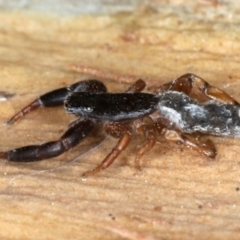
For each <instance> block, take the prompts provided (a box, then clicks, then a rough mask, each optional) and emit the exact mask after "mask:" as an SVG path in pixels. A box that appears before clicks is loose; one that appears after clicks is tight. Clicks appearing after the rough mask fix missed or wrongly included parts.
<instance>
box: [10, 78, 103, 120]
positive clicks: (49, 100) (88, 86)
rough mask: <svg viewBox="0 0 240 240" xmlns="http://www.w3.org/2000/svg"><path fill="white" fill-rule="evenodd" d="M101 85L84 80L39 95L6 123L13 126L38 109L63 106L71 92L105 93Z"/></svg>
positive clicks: (94, 81) (98, 82)
mask: <svg viewBox="0 0 240 240" xmlns="http://www.w3.org/2000/svg"><path fill="white" fill-rule="evenodd" d="M106 91H107V89H106V87H105V85H104V84H103V83H101V82H100V81H97V80H86V81H81V82H77V83H74V84H72V85H70V86H69V87H66V88H59V89H56V90H53V91H51V92H48V93H45V94H43V95H41V96H40V97H39V98H38V99H36V100H34V101H33V102H31V103H30V104H29V105H28V106H26V107H25V108H23V109H22V110H21V111H19V112H18V113H16V114H15V115H14V116H13V117H12V118H11V119H10V120H9V121H8V122H7V123H8V124H13V123H15V122H16V121H17V120H19V119H20V118H22V117H23V116H24V115H26V114H27V113H30V112H32V111H33V110H35V109H37V108H39V107H57V106H61V105H63V104H64V101H65V99H66V97H67V96H68V94H70V93H71V92H106Z"/></svg>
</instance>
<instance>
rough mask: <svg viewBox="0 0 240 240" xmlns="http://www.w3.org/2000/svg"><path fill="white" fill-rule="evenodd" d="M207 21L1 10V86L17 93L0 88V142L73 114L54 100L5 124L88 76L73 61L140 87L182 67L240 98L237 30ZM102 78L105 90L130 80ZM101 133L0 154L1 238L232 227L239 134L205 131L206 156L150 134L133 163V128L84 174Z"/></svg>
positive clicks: (37, 134) (188, 233) (42, 137)
mask: <svg viewBox="0 0 240 240" xmlns="http://www.w3.org/2000/svg"><path fill="white" fill-rule="evenodd" d="M196 11H197V12H198V11H199V12H201V8H198V9H196ZM209 18H210V17H209ZM220 19H221V21H220ZM232 19H234V16H233V18H232ZM208 20H209V21H206V17H202V18H201V17H200V18H199V17H198V18H194V17H193V16H192V15H189V14H188V13H187V12H186V13H185V14H179V15H178V14H176V12H167V13H157V12H155V11H154V10H152V9H138V11H136V12H135V13H132V14H130V13H128V14H127V13H121V14H117V15H114V16H95V17H90V16H89V17H88V16H86V17H81V18H80V17H57V16H55V17H54V16H43V15H38V14H34V13H29V12H1V13H0V82H1V85H0V91H5V92H7V93H11V94H15V95H14V97H12V98H9V99H8V100H6V99H5V98H4V96H2V95H1V98H0V99H1V102H0V133H1V137H0V146H1V149H0V150H7V149H12V148H14V147H19V146H23V145H26V144H39V143H43V142H45V141H50V140H54V139H57V138H58V137H59V136H60V135H61V133H62V132H63V131H64V130H65V129H66V127H67V125H68V124H69V123H70V121H72V120H73V119H74V117H73V116H69V115H67V114H65V112H64V110H63V109H61V108H59V109H53V110H50V109H40V110H38V111H36V112H34V113H31V114H29V115H28V116H26V118H24V119H23V120H21V121H19V122H17V123H16V124H14V125H13V126H10V127H9V126H7V125H6V124H5V123H6V121H7V120H8V119H9V118H10V117H11V116H12V115H13V114H14V113H15V112H16V111H18V110H19V109H21V108H22V107H23V106H25V105H26V104H28V103H29V102H30V101H32V100H33V99H35V98H36V97H37V96H38V95H39V94H41V93H44V92H46V91H49V90H52V89H55V88H59V87H63V86H67V85H69V84H71V83H73V82H76V81H78V80H81V79H87V78H89V77H90V76H89V75H86V74H80V73H76V72H74V71H73V70H72V69H71V68H70V67H69V66H70V65H72V64H80V65H86V66H90V67H95V68H97V69H100V70H101V69H102V70H108V71H112V72H114V73H116V74H118V75H119V76H120V75H135V76H136V78H144V79H146V80H147V84H148V86H149V88H150V90H152V87H154V86H159V85H161V84H162V83H164V82H168V81H170V80H173V79H174V78H176V77H177V76H179V75H181V74H184V73H186V72H192V73H195V74H198V75H200V76H201V77H202V78H204V79H206V80H207V81H208V82H210V83H211V84H213V85H216V86H218V87H220V88H222V89H224V90H225V91H227V92H228V93H230V94H231V95H232V96H234V97H235V98H236V99H237V100H238V101H240V92H239V85H240V84H239V77H240V71H239V61H240V56H239V49H240V41H239V36H240V35H239V29H238V27H237V24H236V22H235V23H233V20H231V19H227V18H224V17H223V16H221V17H219V19H218V18H217V19H208ZM102 80H103V81H104V83H106V85H107V86H108V88H109V90H110V91H123V90H124V89H126V88H127V87H128V86H129V84H130V83H131V80H129V81H127V80H126V81H125V80H122V81H116V80H109V79H104V78H103V79H102ZM104 138H105V136H104V134H99V135H98V136H92V137H89V138H88V139H87V140H86V141H85V142H83V143H82V144H81V145H80V146H79V147H76V148H74V149H72V150H71V151H70V152H69V153H66V154H64V155H62V156H60V157H58V158H55V159H52V160H46V161H42V162H38V163H25V164H16V163H7V162H6V161H2V162H1V164H0V169H1V170H0V212H1V214H0V226H1V227H0V238H1V239H234V238H235V239H238V238H239V236H238V235H239V232H240V217H239V212H240V200H239V199H240V198H239V196H240V190H239V189H240V164H239V163H240V161H239V153H240V148H239V143H240V140H238V139H223V138H212V139H213V140H214V142H215V143H216V146H217V149H218V156H217V158H216V160H215V161H209V159H207V158H204V157H202V156H200V155H199V154H198V153H196V152H194V151H191V150H190V149H186V148H183V147H181V146H176V145H174V144H169V143H165V142H164V141H160V142H159V143H158V144H157V145H156V146H155V147H154V149H153V150H152V151H151V153H149V154H147V155H146V156H145V158H144V159H145V162H144V164H143V165H144V167H143V171H141V172H139V171H137V170H136V169H135V168H134V156H135V153H136V148H137V147H138V146H139V145H140V144H141V142H142V140H143V139H142V138H140V137H137V136H135V137H134V138H133V141H132V144H131V145H130V146H129V148H128V149H127V150H126V151H125V152H124V154H122V155H121V156H120V157H119V159H118V160H117V161H116V162H115V163H114V164H113V165H112V166H111V167H110V168H109V169H107V170H105V171H103V172H101V173H99V174H97V175H95V176H93V177H89V178H88V179H86V180H84V179H82V177H81V175H82V173H84V172H85V171H87V170H89V169H92V168H93V167H95V166H96V165H98V164H99V163H100V162H101V161H102V159H103V158H104V156H105V155H106V154H107V153H108V152H109V151H110V150H111V148H112V147H113V146H114V144H115V142H116V140H115V139H112V138H107V139H105V141H103V140H104ZM97 144H101V145H100V146H98V147H97V148H95V149H92V148H93V147H94V146H95V145H97ZM89 149H92V150H91V151H89V152H87V151H88V150H89ZM84 153H85V154H84Z"/></svg>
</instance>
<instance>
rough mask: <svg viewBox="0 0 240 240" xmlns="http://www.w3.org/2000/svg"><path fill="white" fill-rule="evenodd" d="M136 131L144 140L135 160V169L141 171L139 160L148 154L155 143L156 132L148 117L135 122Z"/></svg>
mask: <svg viewBox="0 0 240 240" xmlns="http://www.w3.org/2000/svg"><path fill="white" fill-rule="evenodd" d="M135 125H136V131H137V132H138V133H139V134H141V135H143V136H144V137H145V138H146V141H145V142H144V143H143V145H142V146H141V147H140V149H139V150H138V152H137V155H136V158H135V165H136V167H137V168H138V169H139V170H141V166H140V160H141V158H142V156H143V155H144V154H145V153H147V152H149V151H150V150H151V149H152V148H153V147H154V145H155V143H156V132H155V128H154V124H153V120H152V119H151V118H150V117H146V118H144V121H141V120H137V121H135Z"/></svg>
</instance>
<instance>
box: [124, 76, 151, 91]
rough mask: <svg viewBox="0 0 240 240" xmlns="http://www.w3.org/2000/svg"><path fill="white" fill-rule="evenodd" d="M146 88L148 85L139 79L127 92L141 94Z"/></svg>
mask: <svg viewBox="0 0 240 240" xmlns="http://www.w3.org/2000/svg"><path fill="white" fill-rule="evenodd" d="M145 86H146V83H145V82H144V81H143V80H142V79H139V80H137V81H136V82H135V83H134V84H132V85H131V86H130V87H129V88H128V89H127V91H126V92H141V91H142V90H143V89H144V88H145Z"/></svg>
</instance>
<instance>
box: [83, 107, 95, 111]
mask: <svg viewBox="0 0 240 240" xmlns="http://www.w3.org/2000/svg"><path fill="white" fill-rule="evenodd" d="M83 110H84V111H85V112H92V111H93V108H90V107H86V108H84V109H83Z"/></svg>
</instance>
